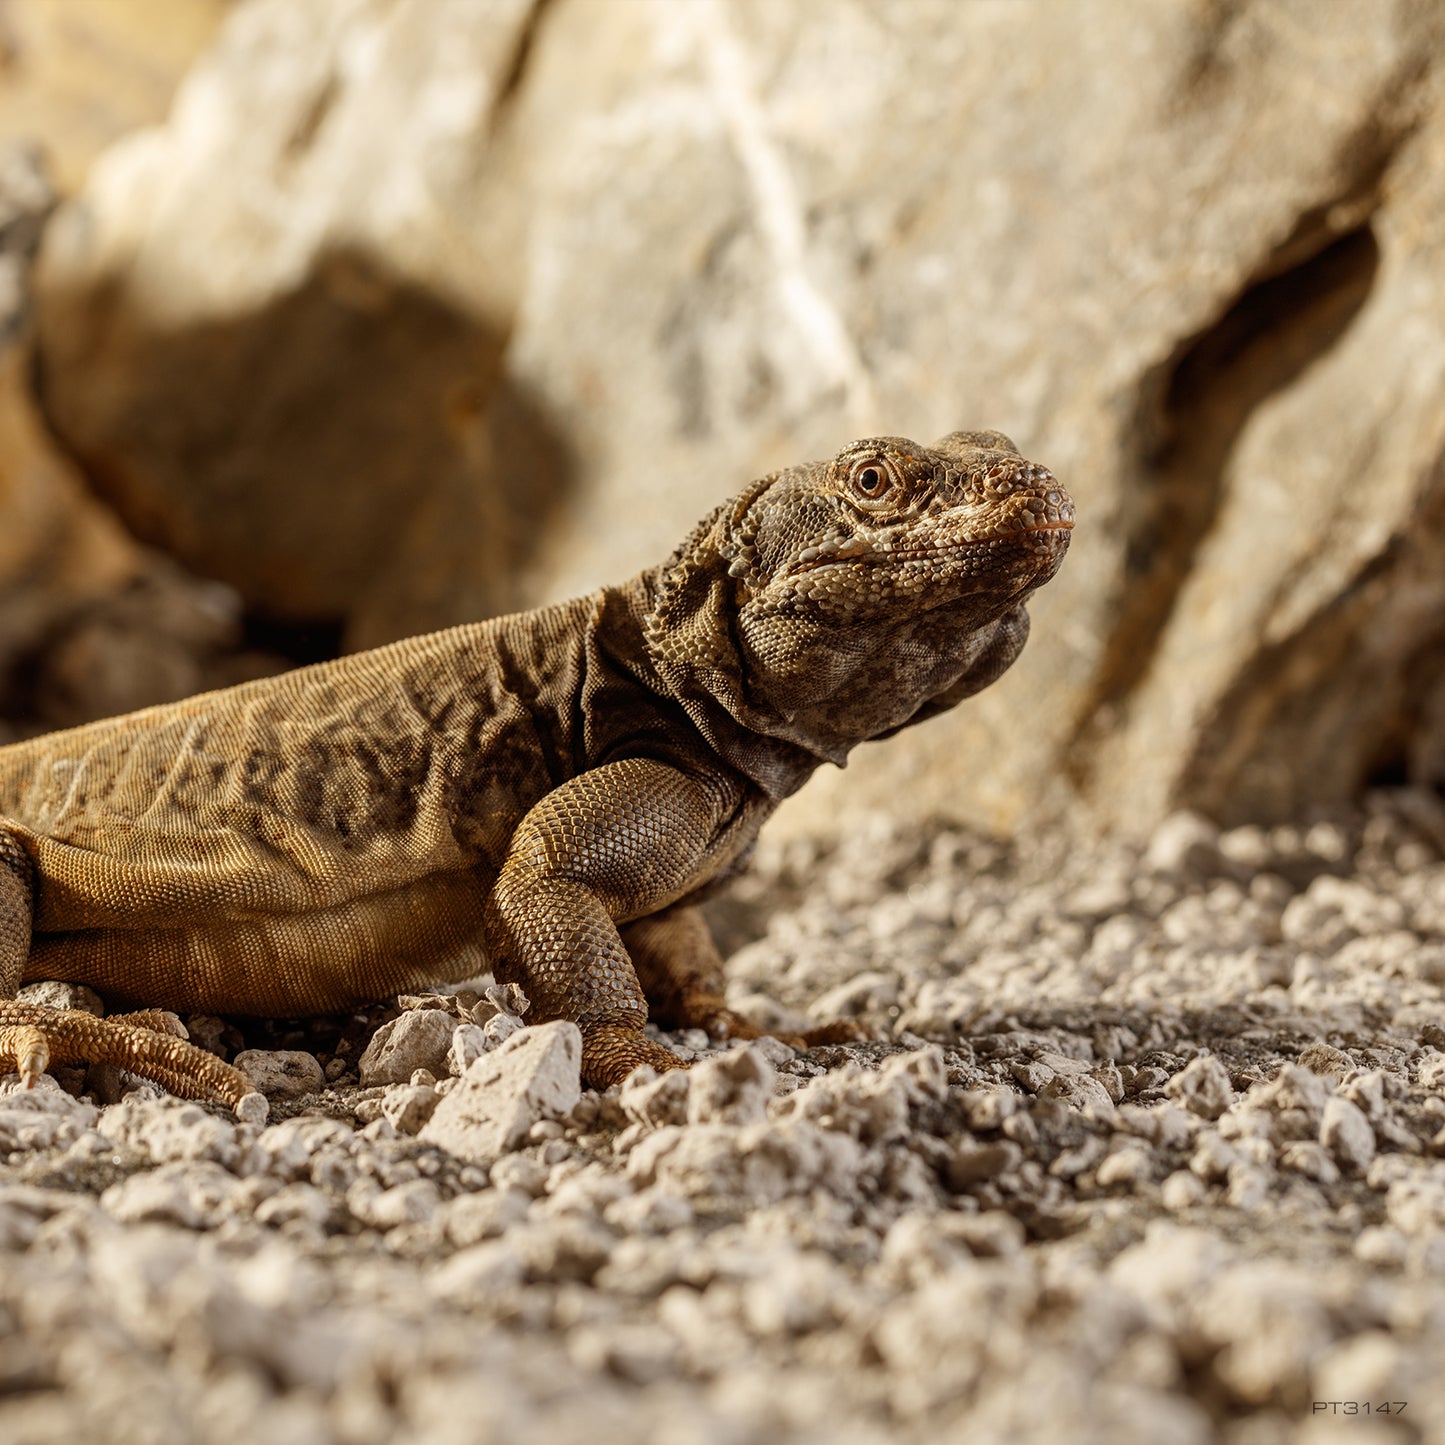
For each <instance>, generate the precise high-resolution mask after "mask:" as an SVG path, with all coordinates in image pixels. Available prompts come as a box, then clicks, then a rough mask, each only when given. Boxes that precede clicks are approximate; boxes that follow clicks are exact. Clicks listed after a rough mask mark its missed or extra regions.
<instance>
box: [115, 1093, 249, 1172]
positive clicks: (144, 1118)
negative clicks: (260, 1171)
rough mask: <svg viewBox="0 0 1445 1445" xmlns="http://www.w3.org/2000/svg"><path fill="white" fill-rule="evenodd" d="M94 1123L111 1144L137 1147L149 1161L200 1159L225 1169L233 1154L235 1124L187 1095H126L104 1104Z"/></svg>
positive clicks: (236, 1152) (236, 1153)
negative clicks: (154, 1096)
mask: <svg viewBox="0 0 1445 1445" xmlns="http://www.w3.org/2000/svg"><path fill="white" fill-rule="evenodd" d="M97 1128H98V1130H99V1132H100V1134H101V1135H102V1137H104V1138H105V1139H107V1140H110V1141H111V1142H112V1143H113V1144H118V1145H125V1146H128V1147H130V1148H132V1149H138V1150H139V1151H140V1152H141V1153H142V1154H144V1155H145V1156H146V1157H147V1158H148V1159H149V1160H150V1161H151V1163H152V1164H176V1163H185V1162H188V1161H191V1160H200V1159H206V1160H211V1161H213V1162H215V1163H217V1164H221V1165H223V1166H224V1167H226V1168H227V1169H229V1168H232V1167H233V1166H234V1165H235V1164H236V1163H237V1161H238V1159H239V1146H238V1144H237V1140H236V1126H235V1125H234V1124H232V1123H231V1122H230V1121H229V1120H227V1119H222V1118H218V1117H217V1116H216V1115H215V1114H213V1113H211V1112H210V1111H209V1110H208V1109H206V1108H204V1107H203V1106H202V1105H200V1104H197V1103H193V1102H191V1101H190V1100H185V1099H176V1098H172V1097H170V1096H166V1097H164V1098H159V1099H145V1098H140V1097H138V1096H136V1095H130V1096H128V1097H127V1098H125V1099H122V1100H121V1101H120V1103H118V1104H116V1105H115V1106H114V1107H112V1108H109V1109H106V1110H105V1111H104V1112H103V1113H102V1115H101V1117H100V1121H99V1123H98V1125H97Z"/></svg>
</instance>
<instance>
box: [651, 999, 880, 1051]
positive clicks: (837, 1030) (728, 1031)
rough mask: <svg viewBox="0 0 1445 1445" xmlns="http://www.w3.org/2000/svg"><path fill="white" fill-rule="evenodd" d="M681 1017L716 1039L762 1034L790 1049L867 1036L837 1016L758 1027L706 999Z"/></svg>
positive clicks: (684, 1022) (687, 1024) (853, 1041)
mask: <svg viewBox="0 0 1445 1445" xmlns="http://www.w3.org/2000/svg"><path fill="white" fill-rule="evenodd" d="M684 1013H685V1016H684V1017H683V1018H682V1019H681V1020H680V1023H681V1026H682V1027H685V1028H694V1029H706V1030H707V1031H708V1033H709V1034H710V1035H711V1036H712V1037H713V1038H715V1039H760V1038H762V1037H763V1035H764V1034H768V1035H770V1036H771V1037H773V1038H775V1039H778V1040H780V1041H781V1042H783V1043H785V1044H787V1046H788V1047H789V1048H790V1049H811V1048H813V1047H815V1046H816V1045H818V1044H857V1043H862V1042H863V1040H864V1039H866V1038H867V1037H868V1031H867V1029H865V1028H864V1027H863V1026H862V1025H861V1024H859V1023H855V1022H854V1021H853V1020H852V1019H837V1020H835V1021H834V1022H833V1023H828V1024H820V1025H819V1026H818V1027H817V1028H812V1029H799V1030H797V1031H784V1030H780V1029H764V1028H759V1027H758V1025H757V1024H755V1023H754V1022H753V1021H752V1020H751V1019H749V1018H744V1017H743V1015H742V1014H740V1013H736V1012H735V1011H734V1010H732V1009H730V1008H727V1007H726V1006H724V1005H723V1004H721V1003H719V1002H713V1001H709V1002H708V1003H707V1004H706V1006H704V1007H700V1008H690V1009H687V1010H685V1011H684Z"/></svg>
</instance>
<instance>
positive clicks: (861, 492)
mask: <svg viewBox="0 0 1445 1445" xmlns="http://www.w3.org/2000/svg"><path fill="white" fill-rule="evenodd" d="M849 481H850V482H851V484H852V487H853V490H854V492H856V493H857V495H858V496H859V497H860V498H861V499H862V500H863V501H865V502H878V501H881V500H882V499H883V498H884V497H886V496H887V495H888V493H889V492H891V491H892V490H893V478H892V476H891V475H890V474H889V471H888V468H887V467H886V466H884V464H883V463H882V462H881V461H878V460H876V459H875V460H868V461H861V462H858V463H856V464H855V465H854V467H853V474H852V476H851V477H850V478H849Z"/></svg>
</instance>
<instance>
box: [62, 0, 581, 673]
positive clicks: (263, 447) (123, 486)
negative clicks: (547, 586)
mask: <svg viewBox="0 0 1445 1445" xmlns="http://www.w3.org/2000/svg"><path fill="white" fill-rule="evenodd" d="M531 8H532V7H531V0H501V3H499V4H495V5H488V6H485V7H482V8H480V9H473V8H472V7H466V6H463V7H457V8H452V7H447V6H444V7H441V8H440V9H435V8H433V7H430V6H421V7H411V6H406V5H398V4H381V5H377V6H370V7H367V6H362V7H351V6H341V7H327V6H323V7H320V8H312V7H304V6H303V7H300V8H297V7H295V6H293V5H291V4H289V3H288V0H261V3H252V4H249V5H245V6H240V7H237V8H236V9H235V10H234V12H233V13H232V14H231V15H230V17H229V19H228V21H227V23H226V25H225V27H224V29H223V31H222V34H221V36H220V38H219V40H218V42H217V44H216V46H215V47H214V48H213V50H212V51H211V52H210V54H209V55H208V56H207V57H206V58H205V59H204V60H203V61H202V62H201V63H200V65H198V66H197V68H196V69H195V70H193V71H192V73H191V74H190V75H189V76H188V77H187V80H186V83H185V85H184V86H183V87H182V89H181V92H180V94H179V95H178V97H177V101H176V105H175V108H174V110H173V112H172V117H171V120H170V121H169V122H168V123H167V125H165V126H163V127H158V128H156V129H154V130H150V131H147V132H145V133H143V134H142V135H139V136H136V137H134V138H132V139H130V140H129V141H128V142H127V143H126V144H125V145H123V146H120V147H117V148H116V149H114V150H113V151H111V152H110V153H109V154H108V155H107V156H106V157H105V158H104V160H103V161H102V162H101V163H100V164H98V165H97V166H96V167H95V168H94V170H93V171H92V173H91V177H90V182H89V184H88V186H87V189H86V192H85V195H84V197H83V199H81V200H80V201H78V202H76V203H75V204H74V205H73V206H72V207H70V208H68V209H63V210H62V211H61V213H59V214H58V215H57V217H56V219H55V223H54V224H53V226H52V227H51V228H50V232H49V234H48V235H47V238H46V244H45V251H44V258H43V260H42V268H41V269H42V274H41V278H40V281H39V285H40V288H41V291H42V293H43V297H44V299H43V303H42V306H41V332H42V335H43V340H42V345H43V348H44V352H45V356H46V358H47V360H46V363H45V378H46V387H45V393H46V398H47V406H48V407H49V408H50V411H51V413H52V415H54V416H55V417H57V418H61V417H63V418H64V423H63V424H64V426H65V430H66V435H67V437H68V439H69V441H70V443H71V444H72V446H73V447H74V448H75V450H76V451H77V453H78V454H79V455H81V456H82V457H83V458H84V459H85V462H86V465H87V468H88V470H90V471H91V472H92V474H93V475H94V477H95V478H96V480H97V482H98V483H99V484H100V485H101V487H102V488H103V490H104V492H105V494H106V496H107V497H108V499H109V500H110V501H111V502H112V504H113V505H114V506H115V507H116V508H117V510H118V511H119V512H120V513H121V514H122V516H124V517H125V518H126V519H127V521H128V522H129V524H130V525H131V526H132V527H133V528H134V529H135V530H136V531H137V532H138V533H141V534H142V535H144V536H145V537H146V538H147V539H148V540H151V541H153V542H157V543H160V544H162V545H164V546H165V547H166V548H167V549H168V550H169V551H171V552H172V553H173V554H175V555H176V556H178V557H180V558H181V559H182V560H183V561H185V562H186V564H187V565H188V566H191V567H193V568H194V569H195V570H197V571H199V572H202V573H204V574H205V575H207V576H210V577H216V578H220V579H222V580H224V581H226V582H229V583H230V584H231V585H233V586H235V587H236V588H237V589H238V590H239V591H240V592H241V594H242V595H243V596H244V597H245V598H246V599H247V601H248V602H250V603H251V604H253V605H254V606H256V607H258V608H260V609H262V610H264V611H265V612H266V613H267V614H268V615H270V616H273V617H282V618H287V619H291V620H295V621H302V622H327V623H334V622H335V620H336V619H342V620H345V621H347V622H348V623H349V631H348V638H349V640H350V641H351V642H352V644H353V645H366V644H372V643H376V642H382V641H387V640H390V639H391V638H393V637H398V636H405V635H409V634H412V633H416V632H422V631H429V630H433V629H435V628H437V627H440V626H443V625H446V624H448V623H451V622H459V621H463V620H469V619H471V618H474V617H478V616H484V615H486V614H487V613H488V612H490V611H496V610H498V609H499V608H504V607H505V605H506V603H507V601H508V600H509V592H508V589H507V582H508V564H509V562H512V561H515V559H516V558H517V557H518V556H520V555H523V554H524V552H525V546H524V539H525V538H527V537H528V536H530V535H531V534H532V533H533V532H534V531H535V527H534V526H533V525H532V520H533V517H534V516H536V515H540V510H541V509H542V508H544V507H545V506H546V505H547V503H548V500H549V497H550V494H551V492H552V491H553V490H555V485H556V480H557V469H558V467H559V466H560V462H559V460H558V459H557V456H556V455H554V454H556V453H557V452H558V444H557V443H555V442H554V441H553V440H552V439H551V437H550V436H549V434H548V432H547V430H546V427H545V426H544V425H543V424H542V423H541V421H540V418H537V417H535V416H533V415H532V412H531V409H530V408H529V406H528V404H527V402H526V400H525V398H523V397H521V396H520V395H518V394H517V393H516V392H515V389H514V388H512V387H511V386H510V385H504V386H503V387H502V388H501V389H500V390H498V389H497V387H496V376H497V368H498V359H499V354H500V350H501V346H502V342H503V339H504V336H505V331H506V327H507V323H508V318H509V313H510V310H511V307H512V304H513V303H512V294H513V287H512V286H511V285H509V284H508V283H509V278H510V277H511V276H512V274H513V272H514V270H515V266H514V263H513V260H512V258H513V257H514V256H516V255H518V254H519V247H518V243H517V242H518V238H517V231H518V228H519V226H520V225H521V224H522V222H523V220H524V217H525V211H526V193H525V190H518V188H516V187H515V186H511V185H508V186H507V187H506V190H505V192H504V193H502V194H499V195H497V196H492V195H490V194H489V193H488V191H489V188H488V186H487V184H486V183H485V180H484V177H485V176H486V175H487V174H489V173H490V172H492V171H494V170H495V165H494V164H493V163H491V160H490V155H489V151H488V147H487V140H488V137H489V136H490V134H491V133H492V127H493V126H494V124H495V123H496V120H497V114H496V108H497V106H498V104H499V103H500V102H501V100H502V99H504V97H505V87H506V78H507V73H508V68H509V66H510V65H511V63H512V60H513V57H514V55H515V54H516V52H517V46H518V45H519V44H520V43H521V42H522V38H523V33H524V27H525V26H526V24H527V23H528V19H529V15H530V12H531ZM361 53H365V54H367V55H369V56H371V57H372V59H371V60H369V61H368V62H367V63H366V64H364V65H358V64H356V63H355V57H356V56H357V55H358V54H361ZM262 96H264V100H261V99H259V98H260V97H262ZM217 143H219V144H220V146H221V148H222V151H223V152H224V154H225V157H226V160H225V167H226V175H227V184H226V185H224V186H216V185H215V184H213V180H208V179H207V177H208V176H209V177H212V178H213V177H214V174H215V171H214V167H215V164H216V152H215V150H214V147H215V146H216V144H217ZM443 216H445V217H446V218H447V219H446V220H445V221H442V219H441V218H442V217H443ZM439 223H440V224H439ZM223 257H224V258H227V259H222V258H223ZM159 278H163V280H162V281H161V282H160V289H159V290H158V289H157V285H156V282H157V280H158V279H159ZM162 297H163V298H164V299H163V300H161V298H162ZM158 302H159V304H157V303H158ZM87 357H89V358H90V359H89V360H86V358H87ZM85 372H88V373H90V376H91V380H90V381H89V382H86V383H81V382H80V377H81V374H82V373H85ZM100 372H103V373H104V374H105V375H106V376H107V377H108V378H109V380H108V382H107V383H106V385H107V386H108V387H109V388H110V390H109V392H108V393H106V394H103V389H98V388H97V385H96V383H97V382H98V379H99V373H100ZM342 378H344V380H342V381H341V385H342V386H343V388H344V395H345V398H346V404H345V405H344V406H337V405H335V404H334V398H335V395H336V392H335V387H336V386H337V384H338V379H342ZM238 388H244V389H245V390H246V392H247V395H248V397H249V403H248V405H246V406H244V407H238V406H235V405H234V404H233V403H234V398H235V396H236V394H237V392H238ZM494 453H495V455H494ZM497 456H500V459H501V460H500V461H498V460H497V459H496V457H497ZM519 549H521V550H520V551H519Z"/></svg>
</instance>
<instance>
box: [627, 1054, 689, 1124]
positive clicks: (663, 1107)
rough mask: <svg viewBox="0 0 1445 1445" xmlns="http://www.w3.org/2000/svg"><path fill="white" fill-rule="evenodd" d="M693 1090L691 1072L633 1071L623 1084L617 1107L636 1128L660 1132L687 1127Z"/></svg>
mask: <svg viewBox="0 0 1445 1445" xmlns="http://www.w3.org/2000/svg"><path fill="white" fill-rule="evenodd" d="M691 1088H692V1072H691V1070H688V1069H669V1070H668V1071H667V1072H666V1073H663V1074H657V1073H654V1072H653V1071H652V1070H651V1069H634V1070H633V1071H632V1072H631V1073H630V1074H629V1075H628V1076H627V1078H626V1079H624V1080H623V1082H622V1088H621V1091H620V1092H619V1094H618V1103H619V1104H621V1105H622V1111H623V1113H625V1114H626V1115H627V1117H628V1118H629V1119H630V1120H631V1121H632V1122H633V1123H634V1124H641V1125H643V1126H644V1127H646V1128H649V1129H661V1128H664V1127H665V1126H666V1125H668V1124H685V1123H687V1112H688V1097H689V1094H690V1092H691Z"/></svg>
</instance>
